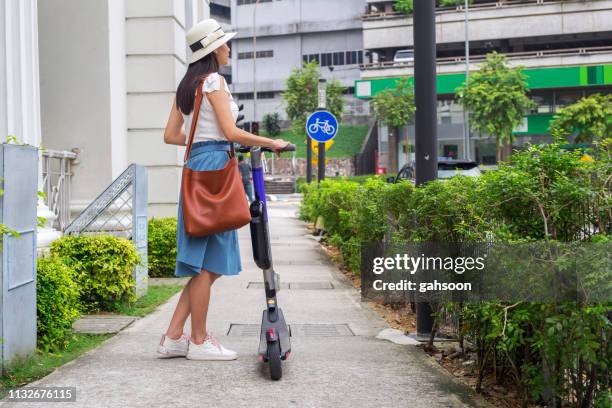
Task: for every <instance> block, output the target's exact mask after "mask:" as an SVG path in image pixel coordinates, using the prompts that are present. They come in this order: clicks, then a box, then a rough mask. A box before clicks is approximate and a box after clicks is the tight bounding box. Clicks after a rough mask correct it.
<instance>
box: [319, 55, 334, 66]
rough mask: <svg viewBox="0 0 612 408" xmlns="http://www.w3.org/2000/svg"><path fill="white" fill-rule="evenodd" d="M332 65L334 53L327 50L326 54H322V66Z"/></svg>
mask: <svg viewBox="0 0 612 408" xmlns="http://www.w3.org/2000/svg"><path fill="white" fill-rule="evenodd" d="M330 65H333V63H332V53H331V52H327V53H325V54H321V66H322V67H328V66H330Z"/></svg>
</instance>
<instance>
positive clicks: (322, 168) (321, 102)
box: [317, 78, 327, 182]
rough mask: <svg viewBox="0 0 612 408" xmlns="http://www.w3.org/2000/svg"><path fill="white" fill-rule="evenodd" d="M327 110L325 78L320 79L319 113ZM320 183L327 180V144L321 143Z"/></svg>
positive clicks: (318, 173)
mask: <svg viewBox="0 0 612 408" xmlns="http://www.w3.org/2000/svg"><path fill="white" fill-rule="evenodd" d="M326 108H327V81H326V80H325V78H320V79H319V109H318V110H319V111H324V110H325V109H326ZM317 175H318V181H319V182H321V180H324V179H325V142H319V169H318V172H317Z"/></svg>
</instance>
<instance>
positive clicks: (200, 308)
mask: <svg viewBox="0 0 612 408" xmlns="http://www.w3.org/2000/svg"><path fill="white" fill-rule="evenodd" d="M219 276H220V275H218V274H216V273H212V272H209V271H207V270H206V269H202V271H201V272H200V274H199V275H196V276H194V277H193V278H192V282H191V285H190V286H189V309H190V311H191V341H192V342H194V343H195V344H202V343H203V342H204V338H205V337H206V315H207V314H208V303H209V301H210V288H211V286H212V284H213V283H214V282H215V280H216V279H217V278H218V277H219Z"/></svg>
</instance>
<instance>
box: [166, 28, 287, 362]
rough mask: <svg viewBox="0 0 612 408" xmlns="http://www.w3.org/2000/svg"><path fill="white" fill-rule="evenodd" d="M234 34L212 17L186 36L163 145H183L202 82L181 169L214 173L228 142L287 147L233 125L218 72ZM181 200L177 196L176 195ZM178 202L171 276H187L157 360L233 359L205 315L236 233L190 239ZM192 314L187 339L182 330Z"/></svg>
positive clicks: (226, 271)
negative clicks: (187, 52) (182, 70)
mask: <svg viewBox="0 0 612 408" xmlns="http://www.w3.org/2000/svg"><path fill="white" fill-rule="evenodd" d="M235 34H236V33H224V32H223V30H222V29H221V26H220V25H219V23H217V22H216V21H215V20H214V19H208V20H203V21H201V22H199V23H197V24H196V25H195V26H194V27H193V28H192V29H191V30H189V32H188V33H187V42H188V44H189V47H190V48H191V50H192V56H191V60H190V64H189V67H188V69H187V73H186V74H185V76H184V78H183V79H182V81H181V83H180V84H179V86H178V89H177V91H176V97H175V98H174V103H173V107H172V110H171V111H170V117H169V118H168V124H167V125H166V130H165V132H164V142H165V143H168V144H174V145H181V146H184V145H185V144H186V142H187V134H186V133H185V131H184V128H183V125H184V124H185V125H186V126H185V129H190V125H191V120H192V116H193V113H192V111H193V106H194V101H195V94H196V89H197V86H198V83H199V80H200V79H201V78H205V80H204V85H203V93H204V98H203V100H202V105H201V107H200V112H197V114H198V115H199V117H198V122H197V127H196V132H195V135H194V140H193V147H192V151H191V154H190V157H189V160H188V161H187V163H186V166H187V167H189V168H191V169H194V170H217V169H221V168H223V167H224V166H225V164H226V163H227V161H228V160H230V158H229V154H228V152H229V150H230V143H233V142H236V143H240V144H243V145H249V146H263V147H269V148H271V149H272V150H273V151H274V152H276V153H279V152H280V150H282V149H283V148H285V147H286V146H287V145H288V142H286V141H284V140H280V139H277V140H273V139H268V138H265V137H259V136H256V135H253V134H251V133H249V132H246V131H244V130H242V129H239V128H238V127H236V118H237V116H238V106H237V105H236V103H235V102H234V100H233V98H232V95H231V93H230V91H229V88H228V87H227V84H226V83H225V81H224V79H223V77H222V76H221V75H219V73H218V72H217V71H218V70H219V67H220V66H222V65H226V64H227V63H228V61H229V53H230V48H229V47H228V45H227V44H226V43H227V41H229V40H230V39H231V38H232V37H233V36H234V35H235ZM179 197H180V196H179ZM181 211H182V200H181V199H180V198H179V211H178V225H177V234H176V238H177V257H176V258H177V259H176V269H175V273H174V274H175V275H176V276H191V277H192V278H191V279H190V280H189V282H188V283H187V285H186V286H185V288H184V289H183V292H182V293H181V296H180V299H179V302H178V304H177V306H176V309H175V311H174V315H173V316H172V321H171V322H170V325H169V327H168V330H167V331H166V333H165V334H163V335H162V338H161V341H160V344H159V347H158V350H157V351H158V353H159V354H161V357H176V356H186V357H187V358H188V359H192V360H234V359H236V358H237V354H236V352H235V351H232V350H229V349H227V348H225V347H223V346H222V345H221V344H220V343H219V342H218V341H217V340H216V339H215V338H214V337H213V336H212V335H211V334H210V333H208V332H207V331H206V315H207V312H208V303H209V299H210V288H211V286H212V284H213V283H214V282H215V280H216V279H217V278H219V277H220V276H222V275H237V274H238V273H239V272H240V271H241V269H242V265H241V262H240V248H239V246H238V237H237V232H236V230H232V231H226V232H222V233H218V234H213V235H209V236H206V237H198V238H196V237H191V236H188V235H187V234H186V233H185V230H184V227H183V222H182V216H181V214H182V212H181ZM189 315H191V336H189V335H188V334H186V333H184V331H183V326H184V325H185V321H186V320H187V317H188V316H189Z"/></svg>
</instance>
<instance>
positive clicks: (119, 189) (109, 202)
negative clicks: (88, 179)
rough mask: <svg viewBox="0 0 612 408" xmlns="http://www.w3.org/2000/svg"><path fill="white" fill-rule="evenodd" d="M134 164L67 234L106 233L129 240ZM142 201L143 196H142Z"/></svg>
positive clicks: (134, 173) (98, 198)
mask: <svg viewBox="0 0 612 408" xmlns="http://www.w3.org/2000/svg"><path fill="white" fill-rule="evenodd" d="M137 167H138V166H137V165H135V164H132V165H130V166H129V167H128V168H127V169H126V170H125V171H124V172H123V173H121V175H120V176H119V177H117V178H116V179H115V180H114V181H113V182H112V183H111V184H110V185H109V186H108V187H107V188H106V189H105V190H104V191H103V192H102V194H100V195H99V196H98V197H97V198H96V199H95V200H93V201H92V202H91V203H90V204H89V205H88V206H87V207H86V208H85V210H83V212H81V213H80V214H79V215H78V216H77V217H76V218H75V219H74V220H73V221H72V222H71V223H70V224H69V225H68V226H67V227H66V229H65V231H64V233H65V234H67V235H70V234H82V233H87V234H110V235H115V236H119V237H123V238H128V239H131V238H132V235H133V233H134V231H133V230H134V223H133V218H134V217H133V210H134V200H135V198H136V197H135V192H134V186H135V181H136V170H137ZM144 199H145V201H146V197H144Z"/></svg>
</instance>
